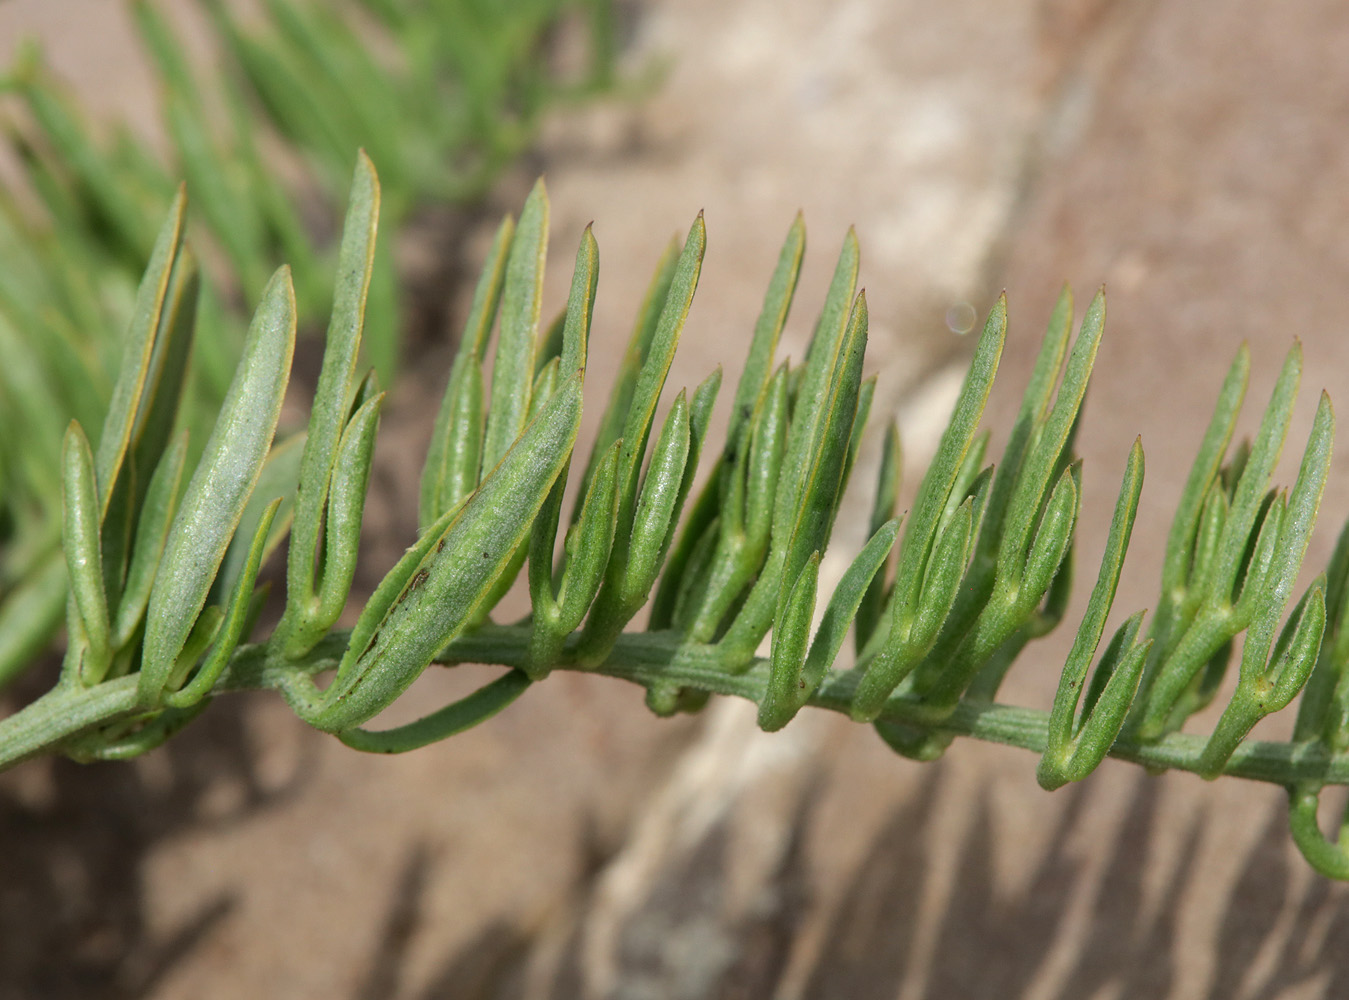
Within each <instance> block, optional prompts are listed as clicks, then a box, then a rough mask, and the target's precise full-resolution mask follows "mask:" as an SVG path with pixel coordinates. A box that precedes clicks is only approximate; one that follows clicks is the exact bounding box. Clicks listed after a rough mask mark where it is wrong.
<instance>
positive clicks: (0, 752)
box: [0, 625, 1349, 785]
mask: <svg viewBox="0 0 1349 1000" xmlns="http://www.w3.org/2000/svg"><path fill="white" fill-rule="evenodd" d="M530 634H531V630H530V628H529V626H527V625H508V626H502V625H487V626H483V627H482V628H479V629H477V630H475V631H474V632H473V634H471V635H469V636H465V637H463V638H460V639H456V640H455V641H454V642H452V643H450V644H449V645H448V646H447V647H446V648H445V649H443V650H442V651H441V653H440V654H439V655H438V656H437V657H436V661H437V662H438V663H440V664H442V665H445V666H454V665H457V664H461V663H484V664H492V665H497V666H505V667H515V668H523V667H524V665H525V663H526V662H527V660H528V656H529V644H530ZM347 635H348V633H346V632H333V633H330V634H329V635H328V636H327V637H325V638H324V639H323V640H322V641H321V642H320V643H319V644H318V645H316V646H315V647H314V648H313V650H311V651H310V652H309V653H308V654H306V655H305V656H304V657H303V658H302V659H299V660H288V659H286V658H285V657H284V656H282V655H281V654H279V653H277V652H274V651H273V650H271V649H270V648H269V647H268V646H267V645H266V644H259V645H250V646H243V647H240V649H239V651H238V652H237V653H236V654H235V656H234V658H233V660H232V661H231V663H230V665H229V667H228V668H227V669H226V671H225V672H224V674H223V675H222V676H221V677H220V680H219V681H218V682H217V683H216V685H215V688H214V689H213V693H214V694H223V693H227V692H231V691H244V690H259V689H270V690H276V689H280V688H282V687H284V686H285V684H286V683H287V680H288V679H293V678H294V677H295V675H296V673H297V672H302V673H305V674H311V675H312V674H317V673H321V672H323V671H326V670H331V669H333V668H335V667H336V665H337V662H338V660H339V659H340V657H341V655H342V651H343V650H344V649H345V648H346V642H347ZM579 638H580V633H579V632H577V633H573V634H572V635H571V636H570V637H569V638H568V640H567V643H566V646H565V649H564V651H563V654H562V660H561V662H559V663H558V664H557V665H556V669H559V670H580V671H581V672H585V673H594V674H601V675H604V676H606V677H616V678H619V679H621V680H626V681H630V682H632V683H634V684H637V685H640V686H641V687H644V688H652V687H654V686H656V685H658V684H659V685H663V686H669V685H675V686H679V687H687V688H691V689H696V690H699V691H705V692H708V693H711V694H720V695H729V696H732V697H737V698H744V699H746V700H748V701H752V702H754V703H755V704H759V703H760V702H761V701H762V699H763V697H764V693H765V691H766V690H767V686H768V660H766V659H762V658H757V659H755V660H754V661H753V664H752V665H751V666H750V668H749V669H748V670H745V671H743V672H739V673H727V672H726V671H725V670H723V669H722V666H721V660H720V658H719V657H718V655H717V652H716V650H715V648H714V647H712V646H701V645H692V644H689V643H687V642H686V641H681V639H680V637H679V635H678V634H677V633H674V632H632V633H625V634H624V635H622V636H620V637H619V639H618V641H617V643H616V644H615V646H614V648H613V651H612V652H611V653H610V654H609V656H608V657H607V658H606V659H605V660H604V662H602V663H601V664H599V665H598V666H597V667H594V668H592V669H586V670H582V668H580V667H577V666H576V664H575V661H574V654H575V649H576V646H577V644H578V641H579ZM857 681H858V676H857V674H855V673H847V672H837V673H831V674H830V675H829V676H828V677H826V679H825V682H824V683H823V684H822V685H821V686H820V688H819V690H817V691H816V692H815V693H814V694H813V695H812V696H811V697H810V699H809V701H808V702H807V704H808V705H813V706H815V707H816V708H824V709H828V710H830V711H834V712H840V713H842V714H844V715H847V714H848V711H849V707H850V705H851V703H852V698H853V694H854V691H855V689H856V686H857ZM135 699H136V677H135V675H132V676H130V677H122V678H118V679H116V680H112V681H106V682H104V683H102V684H98V685H95V686H94V687H90V688H78V687H71V686H67V687H60V688H57V689H55V690H53V691H51V692H50V693H48V694H47V695H45V696H43V697H42V698H40V699H38V700H37V701H35V702H34V703H33V704H31V705H29V706H28V707H27V708H24V709H23V710H22V711H20V712H17V713H15V714H14V715H12V716H10V717H9V718H7V719H4V720H2V721H0V770H4V769H6V768H8V767H11V766H13V765H14V764H17V763H19V762H20V761H22V760H25V759H27V758H28V757H32V756H35V755H37V754H39V753H43V752H48V751H51V750H53V749H57V748H59V746H60V744H61V743H62V742H63V741H65V740H67V739H69V738H70V737H72V736H75V735H77V734H79V733H80V732H82V731H84V730H86V729H89V728H91V727H93V726H97V725H103V724H106V723H109V722H114V721H118V720H119V719H121V718H124V717H126V716H127V715H128V714H130V713H131V712H133V711H134V710H135ZM880 718H881V719H883V720H886V721H890V722H900V723H908V724H910V725H917V726H921V727H922V728H926V729H930V730H932V731H933V732H941V733H946V734H950V735H954V736H969V737H973V738H974V739H978V740H984V741H985V742H990V743H1002V744H1006V745H1008V746H1015V747H1022V748H1023V749H1026V750H1031V751H1033V752H1035V753H1043V751H1044V748H1045V745H1046V741H1047V734H1048V724H1049V713H1048V712H1042V711H1039V710H1036V709H1029V708H1019V707H1016V706H1012V705H999V704H996V703H993V704H974V703H972V702H968V701H962V702H960V703H959V704H958V705H957V706H956V708H955V710H954V711H953V712H952V713H951V715H950V716H949V717H947V718H946V719H944V720H943V721H942V722H941V723H940V724H939V725H932V724H931V723H930V722H926V721H924V719H925V716H924V707H923V706H919V705H917V704H915V703H912V702H910V701H909V700H907V699H905V698H904V697H902V696H894V697H891V698H890V700H889V701H887V702H886V703H885V708H884V709H883V710H882V712H881V714H880ZM1207 742H1208V737H1207V736H1204V735H1196V734H1187V733H1173V734H1170V735H1168V736H1166V737H1164V738H1163V739H1161V740H1159V741H1157V742H1155V743H1149V744H1142V743H1138V742H1136V741H1133V740H1129V739H1126V738H1121V739H1120V740H1118V741H1117V742H1116V743H1115V745H1114V746H1113V747H1111V749H1110V756H1111V757H1116V758H1118V759H1120V760H1126V761H1131V762H1133V763H1135V764H1142V765H1143V766H1144V767H1147V768H1149V769H1153V770H1175V771H1190V772H1197V771H1198V770H1199V768H1200V762H1201V759H1202V757H1203V751H1204V746H1205V744H1206V743H1207ZM1222 773H1223V774H1225V775H1230V776H1232V777H1237V778H1247V779H1250V780H1253V781H1267V782H1271V783H1273V784H1278V785H1290V784H1294V783H1298V782H1324V783H1327V784H1332V783H1333V784H1349V753H1339V754H1331V753H1329V752H1328V751H1327V750H1326V748H1325V747H1324V745H1322V744H1319V743H1312V742H1305V743H1281V742H1274V741H1266V740H1247V741H1245V742H1243V743H1242V744H1241V745H1240V746H1239V747H1238V748H1237V750H1236V752H1235V753H1234V754H1233V755H1232V758H1231V760H1229V761H1228V762H1227V766H1226V767H1225V768H1224V769H1223V772H1222Z"/></svg>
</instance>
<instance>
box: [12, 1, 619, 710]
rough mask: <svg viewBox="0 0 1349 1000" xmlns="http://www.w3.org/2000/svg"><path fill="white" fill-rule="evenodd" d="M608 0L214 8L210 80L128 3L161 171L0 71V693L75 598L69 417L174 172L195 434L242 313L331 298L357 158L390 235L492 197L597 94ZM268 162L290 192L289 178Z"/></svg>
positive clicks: (383, 317) (385, 372) (106, 378)
mask: <svg viewBox="0 0 1349 1000" xmlns="http://www.w3.org/2000/svg"><path fill="white" fill-rule="evenodd" d="M610 3H611V0H523V2H519V3H497V2H494V0H352V2H349V3H339V4H329V3H318V2H312V0H267V2H266V3H265V4H264V8H263V10H262V12H261V14H262V16H261V17H260V18H258V19H256V20H248V21H244V20H242V19H240V18H239V17H238V16H236V14H235V13H233V12H232V9H231V7H230V5H228V4H226V3H223V2H217V0H203V4H202V6H203V9H204V12H205V14H206V15H207V23H208V24H209V25H210V27H211V33H212V34H213V37H214V40H215V42H216V46H217V48H218V49H219V53H218V54H219V57H220V59H221V60H223V64H224V65H223V66H222V67H220V68H218V69H211V70H208V71H205V72H203V71H201V69H200V68H199V65H198V63H197V61H196V60H194V58H193V57H191V56H190V55H189V49H188V47H187V46H186V45H185V44H184V43H183V42H182V40H181V38H180V35H179V32H178V31H177V29H175V27H174V26H173V25H172V24H171V23H170V22H169V21H168V20H167V19H166V18H165V17H164V15H163V14H162V13H161V12H160V11H159V10H158V9H157V8H156V7H155V6H154V5H153V3H150V2H145V0H138V2H137V3H135V4H134V5H133V10H134V12H135V16H136V24H137V26H138V28H139V31H140V36H141V39H142V40H143V42H144V44H145V48H146V50H147V52H148V53H149V55H150V56H151V62H152V65H153V67H154V70H155V75H156V79H157V84H158V90H159V93H160V97H161V109H160V110H161V113H162V120H163V125H164V132H165V136H166V138H167V157H166V158H165V159H161V158H160V157H158V156H157V155H156V154H154V153H152V152H150V151H149V150H148V148H147V145H146V143H145V142H144V141H143V140H142V139H141V138H140V137H138V136H136V135H134V134H133V133H132V132H131V131H130V130H129V129H128V128H127V127H126V126H125V125H123V124H121V123H116V122H114V123H111V125H109V126H108V127H107V128H106V129H100V128H95V127H94V126H93V125H91V124H90V122H89V121H88V120H87V117H86V115H85V114H84V113H83V112H82V110H81V108H80V107H79V105H78V104H77V103H76V102H75V100H74V99H73V98H72V97H71V96H70V95H69V93H68V92H67V91H66V90H65V89H64V88H63V87H62V86H61V84H60V82H59V81H57V80H56V79H55V78H54V77H53V75H52V73H51V72H50V71H49V70H47V69H46V68H45V67H44V65H43V63H42V60H41V57H40V54H39V52H38V51H37V50H36V49H35V48H32V47H30V48H28V49H27V50H26V51H25V52H24V53H23V54H22V55H21V57H20V58H19V60H18V62H17V64H16V65H15V66H13V67H11V68H10V70H9V72H8V73H7V74H6V76H5V77H4V82H3V90H5V91H8V92H9V94H10V95H11V98H12V101H11V104H12V105H13V106H15V109H16V111H17V112H18V113H17V114H15V115H14V116H13V120H12V121H11V124H10V127H9V129H8V142H9V145H10V148H11V150H12V151H13V153H14V154H15V157H14V158H15V160H16V162H17V164H18V165H19V167H20V170H21V173H22V176H23V179H24V183H23V185H22V186H21V188H20V189H18V190H5V189H0V260H2V261H3V262H4V266H3V267H0V350H3V352H4V355H5V357H6V363H5V364H4V365H3V366H0V423H3V425H4V426H5V427H7V428H16V427H22V428H23V429H24V430H23V433H22V434H16V433H12V432H11V433H8V434H6V435H4V439H3V441H0V483H3V490H4V503H3V505H2V506H0V685H3V684H4V683H5V682H7V681H8V680H9V679H10V678H12V677H13V676H15V675H16V673H17V672H18V671H19V670H20V669H21V668H22V666H23V665H24V664H26V663H27V662H29V661H30V660H31V659H32V658H33V655H34V654H35V653H36V652H37V651H38V650H40V649H42V648H43V647H44V646H45V645H46V644H47V643H48V642H49V641H50V638H51V636H52V634H53V633H54V630H55V629H56V627H57V626H58V624H59V622H60V619H61V615H62V611H63V609H64V606H65V587H66V583H65V575H64V570H63V560H62V559H61V557H60V551H59V537H60V524H59V520H58V519H57V518H56V517H54V516H53V513H52V512H53V511H54V510H55V509H57V507H58V506H59V497H60V481H61V480H60V469H59V466H58V465H57V464H56V463H55V462H54V461H53V459H54V457H55V455H57V454H58V452H59V449H57V448H55V447H54V445H55V444H56V443H57V442H59V441H60V439H61V436H62V434H63V433H64V428H65V426H66V423H67V422H68V421H69V420H71V419H72V418H74V419H76V420H78V421H79V422H80V423H81V424H82V425H84V426H97V425H98V424H99V423H100V422H101V421H102V419H103V413H104V411H105V409H106V408H107V407H108V405H109V404H110V401H111V400H112V393H113V389H114V380H115V378H116V373H117V371H118V365H119V363H120V362H121V335H122V333H123V332H124V331H125V330H126V329H127V326H128V324H130V323H131V322H133V314H134V310H135V308H136V305H135V303H136V286H137V281H138V279H139V275H140V272H141V268H142V266H143V262H144V261H145V259H146V257H147V256H148V255H149V254H150V253H151V250H152V248H153V247H154V245H155V238H156V228H155V227H156V222H155V220H156V219H158V218H160V217H162V215H163V213H164V212H165V210H166V209H167V208H168V206H169V204H170V203H171V202H172V201H173V199H174V197H175V192H176V191H177V189H178V187H179V182H178V178H180V177H181V178H186V183H187V187H188V189H189V191H191V193H192V196H193V199H194V202H195V203H196V204H197V205H198V206H199V212H200V217H199V218H198V220H197V222H196V224H195V228H196V229H197V236H196V238H195V242H196V243H197V245H199V246H200V247H201V248H202V250H203V258H204V261H203V271H204V274H203V275H202V276H201V278H200V280H199V281H198V282H197V284H196V291H195V294H194V296H193V297H192V298H191V299H190V300H184V302H182V303H177V304H176V305H175V306H174V310H176V311H174V312H173V315H174V316H176V317H177V320H176V321H178V322H191V318H190V317H187V316H185V315H183V312H184V310H191V309H195V310H196V312H197V319H196V322H197V325H198V328H199V336H198V337H197V338H196V347H195V349H194V365H193V388H192V391H191V392H189V393H187V394H186V397H187V398H186V402H185V403H184V419H185V421H186V422H187V424H188V425H190V426H194V427H196V428H202V427H204V426H205V425H206V423H205V422H206V421H208V420H209V419H210V417H211V416H212V415H213V414H214V412H215V410H216V409H217V408H218V407H219V405H220V403H221V401H222V400H223V399H224V396H225V393H226V391H227V389H228V386H229V384H230V379H231V376H232V373H233V371H234V367H235V364H236V362H237V361H238V358H239V352H240V350H241V349H242V346H243V341H244V331H243V328H244V320H245V318H246V317H245V316H244V314H243V311H242V304H243V303H244V302H247V301H253V300H256V299H257V297H258V296H259V295H260V294H261V293H262V291H263V289H264V287H265V286H266V284H267V282H268V280H269V275H270V274H271V271H272V269H273V268H274V267H275V266H276V265H277V264H278V263H280V262H281V261H282V260H285V261H287V262H288V263H289V265H290V267H291V274H292V284H293V287H294V290H295V294H296V309H297V313H298V315H299V317H300V320H301V323H302V324H305V323H308V324H313V323H314V322H315V321H316V320H318V318H319V317H321V316H322V314H323V311H324V310H325V309H326V307H327V303H328V302H329V301H330V300H331V297H332V294H333V280H332V275H333V274H334V272H335V270H336V265H335V258H334V254H335V247H334V246H333V245H332V240H331V239H329V238H327V237H326V235H325V231H328V230H331V229H332V228H333V227H334V225H335V222H336V220H337V217H338V216H339V214H340V206H341V203H342V199H343V198H344V188H345V184H346V177H347V175H348V172H349V169H350V163H351V159H352V157H353V156H354V155H355V152H356V150H357V149H359V148H362V147H364V148H368V149H370V150H372V151H373V152H375V153H376V154H377V155H378V157H379V159H380V162H381V164H382V165H383V169H384V176H385V183H384V190H385V197H384V222H385V225H386V227H387V226H393V227H395V228H396V227H397V226H398V225H399V224H400V222H401V221H402V220H403V219H405V218H406V217H407V215H408V213H410V212H412V211H414V210H415V209H417V208H418V207H424V206H428V205H434V204H444V203H463V202H466V201H472V200H473V199H476V198H479V197H481V196H482V195H483V194H484V193H485V192H486V191H487V189H488V187H489V186H490V184H491V183H492V182H493V180H494V179H495V178H496V177H497V176H498V175H499V174H500V172H501V170H502V169H503V168H504V167H505V166H506V165H507V164H509V163H510V162H511V161H512V160H513V159H514V158H515V157H517V156H518V155H519V154H520V153H521V152H523V151H524V150H525V149H526V148H527V147H528V145H529V143H530V142H531V141H532V139H533V136H534V134H535V131H536V128H537V126H538V123H539V121H540V116H541V115H542V113H543V112H544V111H545V110H546V109H547V108H548V107H549V106H550V105H551V104H555V103H556V102H558V101H559V100H568V99H572V98H575V97H579V96H583V95H586V94H589V93H593V92H595V91H596V90H597V89H599V88H602V87H606V86H608V85H609V84H610V83H611V81H612V77H613V56H614V47H613V24H612V11H611V7H610ZM569 24H570V25H571V26H572V27H578V28H579V29H580V31H579V34H580V35H581V36H582V37H584V38H585V40H586V41H587V43H588V55H587V60H588V61H587V63H586V65H585V66H583V67H580V68H575V67H573V68H572V69H570V70H568V71H566V72H563V71H561V70H559V69H557V68H556V67H555V65H554V60H552V59H551V54H550V39H551V37H552V36H553V35H554V34H555V33H556V32H558V31H559V30H561V28H562V27H563V26H564V25H569ZM278 152H280V154H281V155H283V156H284V157H285V158H286V159H287V160H288V161H289V162H290V163H291V165H292V166H295V165H298V166H299V168H300V169H299V176H298V177H297V178H296V179H295V180H294V181H293V182H292V183H290V184H284V183H282V182H281V181H279V180H278V179H277V178H278V173H277V170H276V169H275V163H274V162H273V161H274V160H275V158H276V155H277V154H278ZM389 246H390V241H389V240H385V241H384V242H383V243H382V244H381V247H382V248H383V249H382V250H381V252H380V253H379V254H378V255H377V256H376V258H375V261H374V265H373V267H374V270H373V275H372V278H371V284H370V290H369V306H368V310H367V315H368V320H367V323H366V331H367V335H366V337H365V341H364V343H365V352H366V356H367V358H368V359H369V360H370V362H371V363H372V364H373V365H374V367H375V368H376V369H377V370H378V371H379V373H380V376H381V378H382V379H383V380H384V381H385V382H388V381H389V379H390V378H391V377H392V374H393V371H394V369H395V367H396V365H397V362H398V355H399V342H400V336H401V332H402V326H403V325H402V322H401V320H400V317H399V310H398V308H397V302H398V299H399V296H398V295H397V294H396V286H397V278H396V276H395V274H394V272H393V263H392V261H393V258H392V254H391V253H389V252H388V248H389Z"/></svg>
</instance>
